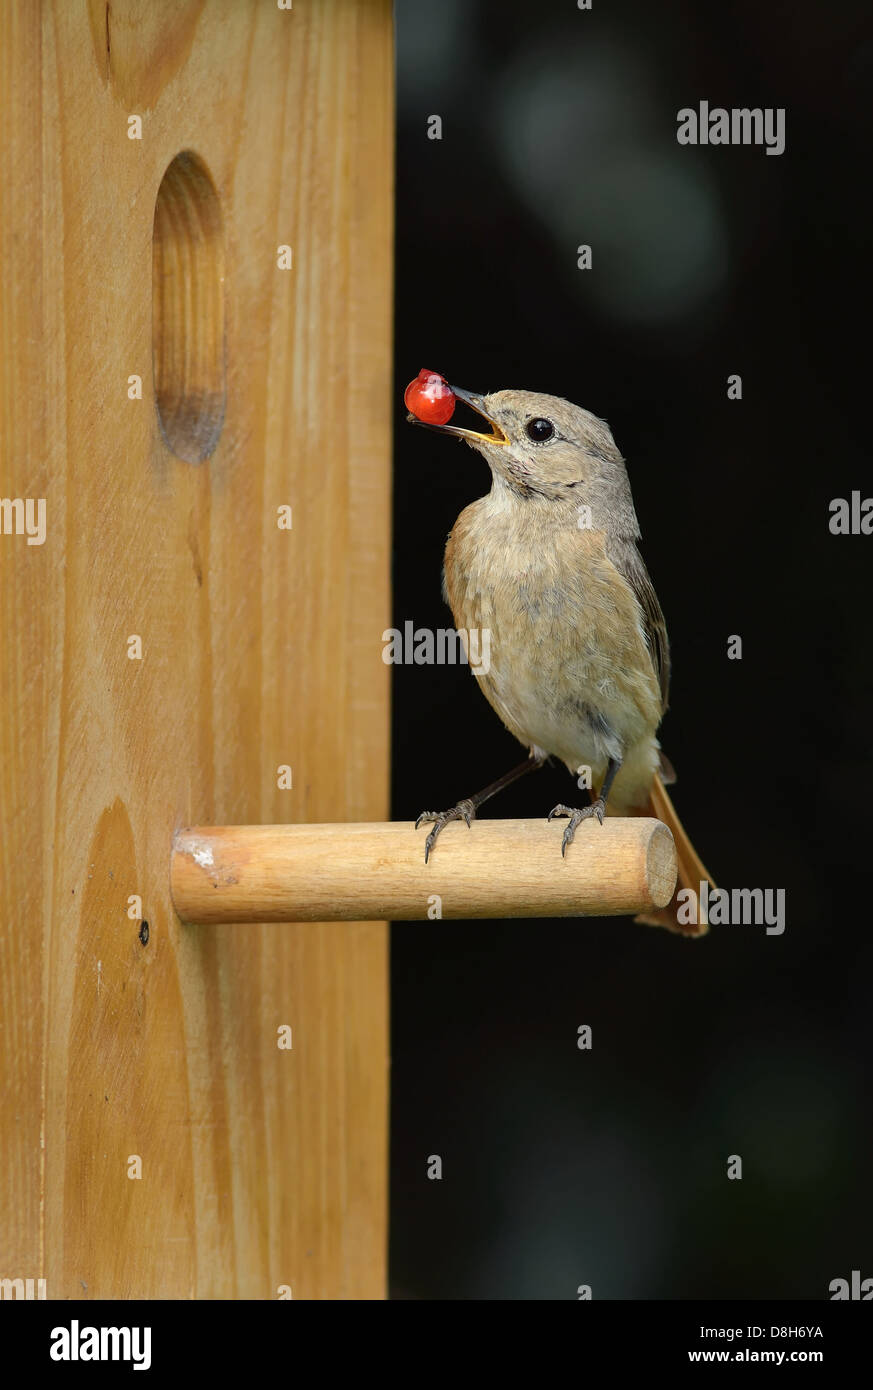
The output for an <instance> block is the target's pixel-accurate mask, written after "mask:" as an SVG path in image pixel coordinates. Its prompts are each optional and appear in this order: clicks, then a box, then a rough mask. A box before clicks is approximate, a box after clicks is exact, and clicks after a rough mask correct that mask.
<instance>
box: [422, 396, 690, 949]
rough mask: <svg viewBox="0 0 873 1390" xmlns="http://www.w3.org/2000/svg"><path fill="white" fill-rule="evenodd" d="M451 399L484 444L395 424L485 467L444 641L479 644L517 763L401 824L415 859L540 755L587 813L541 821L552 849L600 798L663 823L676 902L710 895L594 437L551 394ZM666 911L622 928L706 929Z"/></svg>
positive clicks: (629, 525)
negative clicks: (460, 445) (669, 837)
mask: <svg viewBox="0 0 873 1390" xmlns="http://www.w3.org/2000/svg"><path fill="white" fill-rule="evenodd" d="M452 390H453V391H454V394H455V396H456V397H457V398H458V399H459V400H461V401H464V402H465V403H466V404H467V405H469V406H471V407H472V408H473V410H475V411H476V412H477V413H478V414H479V415H481V416H482V417H483V419H484V420H485V421H486V422H487V424H488V425H489V426H490V429H489V432H488V433H484V432H483V433H479V432H477V431H475V430H470V429H464V428H460V427H458V426H457V425H450V424H441V425H438V424H429V423H427V422H425V421H422V420H418V419H416V418H415V416H413V415H409V417H408V418H409V420H410V421H411V422H412V423H413V424H424V425H426V428H428V429H433V430H437V431H439V433H441V434H449V435H454V436H455V437H456V438H458V439H464V440H466V441H467V443H468V444H470V445H471V446H472V447H473V448H474V449H476V450H478V452H479V453H480V454H482V456H483V457H484V459H485V461H486V463H487V464H488V466H489V468H490V469H491V475H492V485H491V491H490V492H489V493H488V494H487V496H485V497H480V498H479V500H478V501H476V502H473V503H472V504H471V505H470V506H469V507H466V508H465V509H464V511H463V512H462V513H461V515H460V516H459V517H458V519H457V521H456V522H455V525H454V527H453V528H452V531H451V534H450V535H449V538H448V542H447V544H446V551H445V561H444V568H443V593H444V595H445V598H446V600H447V602H448V603H449V605H450V607H451V610H452V614H453V616H454V620H455V627H456V628H457V629H458V631H459V632H467V633H469V632H471V631H472V632H474V633H479V634H483V633H485V632H488V633H490V647H489V651H488V662H487V663H484V662H483V663H482V666H481V672H482V673H481V674H480V675H479V676H478V679H479V683H480V685H481V687H482V690H483V692H484V694H485V696H486V698H487V699H488V700H489V702H490V703H491V704H492V705H493V706H494V709H495V710H496V711H497V713H498V714H499V716H500V718H501V719H502V721H503V723H504V724H505V725H506V728H507V729H508V730H509V732H510V733H511V734H513V735H514V736H515V737H516V738H517V739H518V740H519V742H520V743H522V744H524V746H525V747H526V748H527V749H528V750H529V757H528V758H527V759H526V760H525V762H523V763H520V764H519V766H518V767H515V768H513V769H512V770H511V771H510V772H508V773H506V775H505V776H503V777H501V778H499V779H498V780H497V781H496V782H492V783H491V784H490V785H489V786H487V787H485V788H483V790H482V791H480V792H478V793H477V794H476V795H475V796H471V797H467V798H465V799H464V800H462V801H459V802H458V804H457V805H456V806H454V807H452V808H451V809H450V810H448V811H423V812H422V814H421V815H420V816H419V817H418V820H417V821H416V828H417V827H418V826H419V825H421V824H423V823H424V822H430V823H432V824H433V829H432V830H431V831H430V833H429V834H428V837H427V840H426V843H425V861H427V859H428V857H429V855H430V854H431V852H432V850H433V848H434V844H435V843H436V839H437V837H438V835H439V834H440V832H441V831H442V830H443V829H444V827H445V826H446V825H448V824H449V822H451V821H454V820H464V821H466V823H467V825H468V826H469V825H470V822H471V821H472V819H473V817H474V816H475V814H476V811H477V809H478V808H479V807H480V806H481V805H482V803H483V802H484V801H487V800H488V798H489V797H491V796H493V795H494V794H495V793H496V792H498V791H501V790H502V789H503V788H504V787H507V786H509V785H510V783H511V782H514V781H515V780H516V779H517V778H519V777H521V776H523V775H524V774H525V773H526V772H529V771H533V770H535V769H536V768H539V767H541V766H542V765H543V763H544V762H545V760H546V758H548V757H550V756H554V757H556V758H560V759H561V761H562V762H564V763H566V765H567V767H568V768H569V770H570V772H571V773H573V775H574V776H577V775H579V774H580V773H584V774H585V776H581V777H580V785H583V786H587V787H590V788H591V791H590V792H589V796H590V798H591V804H590V805H587V806H584V807H582V808H576V807H572V806H564V805H563V804H562V805H558V806H555V807H554V808H553V810H552V811H551V812H550V814H549V820H551V819H552V817H553V816H567V817H569V821H568V824H567V826H566V828H565V830H564V835H563V839H562V843H561V852H562V853H563V854H566V852H567V849H568V847H569V846H570V844H571V843H572V840H573V837H574V835H575V832H576V828H577V826H578V825H579V824H580V823H581V821H583V820H585V819H587V818H588V817H590V816H596V817H597V819H598V820H599V821H600V822H601V824H602V822H603V816H604V812H605V811H606V810H607V803H608V809H609V813H610V814H617V815H646V816H656V817H657V818H658V819H660V820H662V821H664V822H665V823H666V824H667V825H668V826H669V828H670V830H671V831H672V833H673V837H674V840H675V842H676V849H677V854H678V861H679V878H678V883H677V888H676V893H677V894H678V892H679V891H680V890H681V889H683V888H684V889H688V890H691V891H692V892H693V893H694V894H695V897H696V896H697V894H698V889H699V885H700V883H701V882H702V881H703V880H708V882H709V883H710V885H711V887H713V888H714V887H715V885H714V884H713V882H712V879H711V877H710V875H709V874H708V873H707V871H706V869H705V868H704V866H703V864H702V863H701V861H700V859H699V858H698V856H697V854H696V853H695V851H694V848H693V846H692V844H691V842H690V840H689V839H688V836H687V835H686V834H685V831H684V830H683V828H682V825H681V823H680V821H679V818H678V816H677V815H676V811H675V809H674V807H673V804H672V802H671V801H670V798H669V796H668V795H667V792H666V790H665V783H667V784H669V783H671V782H673V781H675V775H674V773H673V770H672V768H671V766H670V763H669V761H668V760H667V759H666V757H665V756H664V754H663V753H662V752H661V750H660V744H659V743H658V740H657V738H656V736H655V735H656V731H657V728H658V725H659V724H660V722H661V718H662V716H663V714H664V711H665V710H666V708H667V693H668V687H669V680H670V656H669V646H668V642H667V629H666V626H665V623H664V615H663V613H662V612H661V606H660V604H659V603H658V598H657V595H656V594H655V590H654V588H653V586H652V581H651V579H650V578H649V575H648V571H647V570H646V567H645V565H644V564H643V561H642V558H641V556H640V553H639V551H638V549H637V540H638V539H639V535H640V529H639V525H638V524H637V517H636V512H635V510H634V504H633V498H632V497H631V490H630V484H629V482H628V478H627V472H626V470H625V465H624V459H623V458H622V456H621V454H620V453H619V451H618V449H617V447H616V444H615V441H614V440H613V437H612V434H611V432H610V429H609V426H608V425H607V424H606V422H605V421H604V420H600V419H598V418H597V416H595V415H592V414H590V413H589V412H588V411H587V410H583V409H582V408H581V407H580V406H577V405H573V404H571V402H570V401H566V400H562V399H561V398H560V397H558V396H545V395H540V394H538V393H536V392H533V391H496V392H494V393H493V394H491V395H488V396H477V395H474V394H472V393H471V392H469V391H463V390H460V389H459V388H458V387H452ZM486 665H487V670H486V669H485V667H486ZM586 770H587V772H586ZM586 776H590V780H587V781H586V780H585V778H586ZM595 790H596V795H595ZM685 901H686V903H687V902H688V898H687V896H686V898H685ZM677 910H678V904H677V898H676V896H675V895H674V898H673V901H672V903H671V904H670V905H669V906H668V907H666V908H663V909H661V910H659V911H653V912H651V913H648V914H645V915H643V916H641V917H639V918H637V920H638V921H644V922H649V923H652V924H657V925H661V926H667V927H670V928H672V929H673V930H674V931H681V932H683V933H685V934H687V935H700V934H702V933H703V932H705V931H706V924H705V922H699V923H694V922H691V923H687V922H683V921H681V920H677ZM683 915H688V910H687V908H686V910H685V913H684V914H683ZM695 915H699V912H698V913H697V914H695Z"/></svg>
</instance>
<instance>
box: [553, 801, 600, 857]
mask: <svg viewBox="0 0 873 1390" xmlns="http://www.w3.org/2000/svg"><path fill="white" fill-rule="evenodd" d="M605 810H606V803H605V801H604V800H603V798H602V797H598V798H597V800H596V801H593V802H592V803H591V805H590V806H583V807H582V808H581V809H580V808H579V807H578V806H563V805H561V804H560V803H559V804H558V805H557V806H554V807H552V810H551V811H550V812H549V814H548V817H547V819H548V820H553V819H554V817H555V816H569V817H570V822H569V824H568V826H567V828H566V830H565V831H564V835H563V838H562V840H561V858H563V857H564V855H566V853H567V846H568V845H571V844H572V843H573V837H574V836H575V834H576V831H577V829H578V827H579V826H580V825H581V824H582V822H583V820H589V819H590V817H591V816H596V817H597V819H598V820H599V821H600V824H601V825H602V824H603V813H604V811H605Z"/></svg>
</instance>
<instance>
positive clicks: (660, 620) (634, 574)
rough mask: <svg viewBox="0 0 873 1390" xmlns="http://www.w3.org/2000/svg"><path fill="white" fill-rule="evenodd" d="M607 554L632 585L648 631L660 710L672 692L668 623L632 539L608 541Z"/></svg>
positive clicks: (664, 707)
mask: <svg viewBox="0 0 873 1390" xmlns="http://www.w3.org/2000/svg"><path fill="white" fill-rule="evenodd" d="M607 555H608V556H609V558H610V560H611V561H612V563H613V564H614V565H615V567H616V569H617V570H618V572H619V573H620V574H621V575H622V576H623V578H624V579H625V580H626V581H627V583H628V584H629V585H630V587H631V589H632V591H633V594H634V597H635V599H636V601H637V603H638V604H639V605H640V609H641V610H642V615H643V630H644V632H645V635H646V642H647V643H648V647H649V653H650V655H651V658H652V665H653V666H654V668H655V674H656V676H657V677H658V684H659V685H660V687H661V713H662V714H663V713H664V711H665V710H666V708H667V696H668V694H669V692H670V643H669V641H668V639H667V624H666V623H665V622H664V614H663V613H662V612H661V605H660V603H659V602H658V595H657V594H656V593H655V588H654V585H653V584H652V581H651V579H650V578H649V571H648V570H647V569H646V567H645V565H644V564H643V557H642V556H641V555H640V552H639V551H638V550H637V548H636V545H635V544H634V542H633V541H631V540H624V539H622V540H613V541H611V543H607Z"/></svg>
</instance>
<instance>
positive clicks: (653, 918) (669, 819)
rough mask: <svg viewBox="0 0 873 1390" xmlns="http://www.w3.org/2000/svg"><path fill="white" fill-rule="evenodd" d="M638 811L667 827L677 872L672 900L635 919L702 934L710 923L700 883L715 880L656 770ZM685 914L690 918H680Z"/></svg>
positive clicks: (657, 925) (711, 885) (687, 932)
mask: <svg viewBox="0 0 873 1390" xmlns="http://www.w3.org/2000/svg"><path fill="white" fill-rule="evenodd" d="M637 814H638V815H641V816H655V817H656V818H657V819H658V820H661V821H663V822H664V824H665V825H666V826H667V827H668V829H669V830H670V832H671V833H672V836H673V839H674V841H675V844H676V857H677V859H678V861H679V876H678V878H677V880H676V891H675V893H674V894H673V898H672V900H671V902H669V903H668V904H667V906H666V907H659V908H653V909H652V911H651V912H642V913H640V915H639V917H637V918H636V919H635V920H636V921H637V922H643V923H645V924H646V925H647V926H650V927H667V929H668V930H669V931H675V932H681V933H682V934H683V936H705V935H706V933H707V932H708V931H709V925H708V923H707V922H706V920H705V913H701V904H700V884H701V883H702V882H704V881H707V882H708V883H709V887H710V890H712V889H714V888H715V883H714V882H713V880H712V876H711V874H709V873H707V871H706V869H705V867H704V865H703V863H702V862H701V860H700V858H699V857H698V855H697V851H696V850H695V848H694V846H693V845H692V843H691V841H690V840H689V838H688V836H687V835H686V833H685V831H684V829H683V828H682V822H681V821H680V819H679V817H678V816H677V814H676V808H675V806H674V805H673V803H672V801H671V800H670V798H669V796H668V795H667V790H666V788H665V786H664V783H663V782H662V780H661V777H660V775H659V774H658V773H657V772H656V773H655V778H654V781H653V782H652V790H651V792H650V793H649V804H648V805H647V806H645V807H641V808H640V810H639V811H638V812H637ZM683 889H685V890H687V891H686V893H685V896H684V898H683V902H682V903H680V902H679V901H678V896H679V893H680V892H682V890H683ZM688 891H690V892H693V894H694V898H693V900H692V899H690V898H689V897H688ZM701 916H703V917H704V920H703V921H702V922H701V921H700V920H699V919H700V917H701ZM688 917H690V918H692V919H693V920H691V921H686V920H683V919H685V918H688Z"/></svg>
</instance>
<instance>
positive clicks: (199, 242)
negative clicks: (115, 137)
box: [152, 150, 227, 463]
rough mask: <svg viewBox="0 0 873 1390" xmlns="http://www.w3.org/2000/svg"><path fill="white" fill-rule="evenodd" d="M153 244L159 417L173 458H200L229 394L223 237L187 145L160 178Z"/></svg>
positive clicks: (214, 202)
mask: <svg viewBox="0 0 873 1390" xmlns="http://www.w3.org/2000/svg"><path fill="white" fill-rule="evenodd" d="M152 248H153V249H152V334H153V366H154V378H155V402H156V405H157V411H158V420H159V422H160V427H161V432H162V434H163V436H164V439H165V440H166V442H167V444H168V446H169V447H170V449H172V451H173V453H174V454H176V455H177V457H178V458H181V459H184V460H185V461H186V462H187V463H202V462H203V461H204V459H208V458H209V456H210V454H212V453H213V452H214V451H215V447H216V445H217V444H218V440H219V436H220V435H221V428H222V425H223V424H224V411H225V403H226V395H227V385H226V376H225V353H224V236H223V231H222V224H221V209H220V207H219V202H218V194H217V193H216V191H215V185H214V184H213V182H212V179H211V177H210V175H209V170H208V169H207V168H206V165H205V164H204V163H203V160H202V159H200V157H199V156H198V155H196V154H194V153H193V152H192V151H191V150H183V151H182V153H181V154H178V155H177V156H176V158H175V159H174V160H173V162H172V164H171V165H170V166H169V168H168V169H167V171H166V173H165V174H164V177H163V179H162V180H161V186H160V188H159V189H158V197H157V202H156V203H155V222H154V236H153V241H152Z"/></svg>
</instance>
